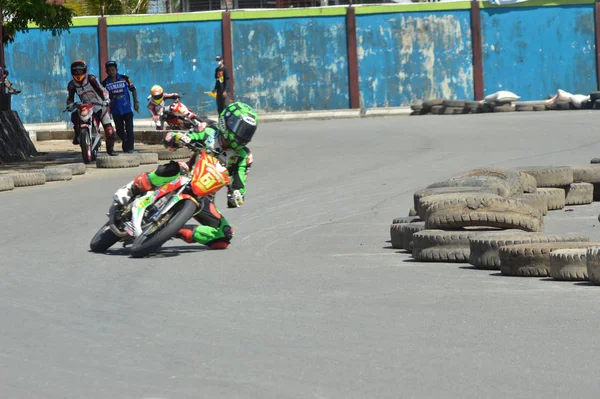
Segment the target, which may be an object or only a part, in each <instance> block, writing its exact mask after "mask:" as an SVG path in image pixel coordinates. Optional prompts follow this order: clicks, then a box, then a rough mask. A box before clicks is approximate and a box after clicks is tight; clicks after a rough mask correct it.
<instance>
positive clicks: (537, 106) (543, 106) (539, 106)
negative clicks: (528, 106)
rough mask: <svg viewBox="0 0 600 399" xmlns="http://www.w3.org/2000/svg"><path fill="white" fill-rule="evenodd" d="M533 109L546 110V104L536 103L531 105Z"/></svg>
mask: <svg viewBox="0 0 600 399" xmlns="http://www.w3.org/2000/svg"><path fill="white" fill-rule="evenodd" d="M533 110H534V111H548V108H546V105H543V104H536V105H534V106H533Z"/></svg>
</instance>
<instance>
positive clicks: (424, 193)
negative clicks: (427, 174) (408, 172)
mask: <svg viewBox="0 0 600 399" xmlns="http://www.w3.org/2000/svg"><path fill="white" fill-rule="evenodd" d="M499 191H501V190H498V189H497V188H494V187H477V186H462V187H436V188H422V189H420V190H417V191H415V192H414V193H413V201H414V204H415V206H414V208H415V210H416V211H417V214H418V215H419V216H420V217H421V219H424V218H425V209H424V208H422V207H421V199H422V198H426V197H430V196H433V195H442V194H456V193H489V194H498V195H499Z"/></svg>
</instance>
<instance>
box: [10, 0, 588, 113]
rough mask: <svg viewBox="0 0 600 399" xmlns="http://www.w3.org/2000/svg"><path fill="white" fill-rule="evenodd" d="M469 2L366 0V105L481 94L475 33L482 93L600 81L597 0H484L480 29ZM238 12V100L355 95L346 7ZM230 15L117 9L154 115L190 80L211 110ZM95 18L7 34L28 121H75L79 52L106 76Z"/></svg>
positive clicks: (361, 37)
mask: <svg viewBox="0 0 600 399" xmlns="http://www.w3.org/2000/svg"><path fill="white" fill-rule="evenodd" d="M471 4H472V3H471V2H467V1H463V2H445V3H420V4H396V5H365V6H357V7H355V8H354V10H355V13H356V36H357V37H356V38H357V53H358V61H357V62H358V82H357V84H358V88H359V94H358V95H357V97H360V100H361V106H362V107H366V108H371V107H384V106H401V105H408V104H410V103H412V102H415V101H418V100H427V99H431V98H438V97H445V98H448V99H468V100H471V99H473V98H474V86H476V85H479V83H478V82H479V81H478V82H475V81H474V78H473V75H474V73H473V68H474V67H473V65H476V66H477V65H478V64H477V63H475V64H474V62H473V61H474V60H473V58H474V56H473V49H472V38H473V35H474V34H481V36H482V42H483V44H482V52H483V54H482V58H483V60H482V63H483V86H484V88H483V89H484V90H483V91H484V94H489V93H492V92H495V91H497V90H501V89H506V90H511V91H514V92H515V93H517V94H519V95H520V96H522V98H523V100H537V99H544V98H546V97H547V95H548V94H550V93H554V92H556V90H557V89H558V88H559V87H560V88H562V89H564V90H567V91H570V92H573V93H584V94H586V93H589V92H591V91H595V90H596V89H597V85H598V82H597V77H596V61H595V60H596V58H595V54H596V48H595V30H596V29H597V27H596V26H595V23H594V3H593V0H552V1H550V0H530V1H528V2H526V3H518V4H515V5H511V6H499V7H498V6H492V5H490V4H489V2H487V1H481V2H480V7H481V10H480V16H481V26H482V27H481V32H471V23H472V21H471V14H470V12H471ZM476 15H477V14H476ZM230 16H231V22H232V23H231V29H232V31H231V47H232V49H233V60H232V62H233V71H232V72H233V74H234V77H235V97H236V99H238V100H242V101H245V102H248V103H249V104H251V105H253V106H255V107H256V108H257V109H258V110H259V111H260V112H272V111H302V110H319V109H343V108H349V106H350V104H349V103H350V96H351V95H353V93H350V87H351V86H350V84H349V64H350V62H351V60H349V58H348V57H349V56H348V47H347V43H348V37H347V36H348V30H347V26H346V8H345V7H325V8H305V9H284V10H245V11H244V10H236V11H233V12H231V13H230ZM222 18H223V14H222V13H221V12H207V13H182V14H170V15H169V14H167V15H146V16H117V17H114V16H113V17H108V18H107V22H108V43H109V48H108V56H109V58H111V59H115V60H116V61H117V62H119V64H120V71H121V72H123V73H125V74H128V75H129V76H130V77H131V78H132V79H133V80H134V82H135V83H136V85H137V86H138V91H139V94H140V100H142V108H143V109H142V112H141V114H140V115H138V117H148V115H149V114H148V112H147V110H146V109H145V104H144V102H145V99H146V97H147V96H148V92H149V89H150V87H151V86H152V85H154V84H160V85H162V86H163V87H164V88H165V90H166V91H179V92H184V93H186V96H185V97H184V102H185V103H186V104H187V105H189V106H190V107H191V108H192V109H193V110H194V111H197V112H198V113H201V114H203V113H206V114H213V113H214V111H215V110H216V107H215V103H214V100H213V99H212V98H210V97H208V96H207V95H206V94H204V92H205V91H210V90H212V87H213V85H214V68H215V66H216V65H215V61H214V56H215V55H216V54H220V53H222V48H223V43H222V40H223V38H224V37H229V35H228V33H227V32H222V26H223V23H222ZM97 24H98V18H93V17H92V18H83V19H76V20H75V26H74V27H73V28H72V29H71V34H65V35H63V36H61V37H56V38H53V37H52V36H51V34H50V33H45V32H44V33H42V32H40V31H39V30H37V29H32V30H31V31H30V32H29V33H27V34H19V35H18V36H17V41H16V42H15V43H14V44H12V45H10V46H9V47H8V49H7V51H6V55H7V57H6V64H7V66H8V68H9V69H10V70H11V78H12V80H13V82H14V83H15V86H17V87H19V88H22V89H23V93H22V94H21V95H19V96H15V97H14V98H13V109H17V110H19V113H20V115H21V117H22V118H23V120H24V121H25V122H26V123H35V122H51V121H60V120H66V115H65V114H61V112H60V111H61V110H62V109H63V108H64V99H65V96H66V85H67V83H68V81H69V79H70V76H69V70H68V66H69V64H70V63H71V62H72V61H73V60H74V59H77V58H82V59H85V60H86V61H87V62H88V64H89V65H90V72H92V73H95V74H98V75H99V72H100V70H99V69H98V63H99V61H98V59H99V55H98V54H99V49H98V37H97ZM598 29H600V27H598ZM350 32H352V31H350ZM352 87H355V86H354V85H353V86H352Z"/></svg>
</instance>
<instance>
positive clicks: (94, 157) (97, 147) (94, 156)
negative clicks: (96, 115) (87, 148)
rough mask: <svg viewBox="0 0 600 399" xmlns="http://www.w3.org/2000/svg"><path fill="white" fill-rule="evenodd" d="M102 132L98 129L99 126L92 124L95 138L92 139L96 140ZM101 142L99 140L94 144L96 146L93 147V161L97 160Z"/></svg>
mask: <svg viewBox="0 0 600 399" xmlns="http://www.w3.org/2000/svg"><path fill="white" fill-rule="evenodd" d="M99 134H100V132H99V131H98V128H97V127H96V126H95V125H93V124H92V138H93V140H90V141H92V142H93V141H95V139H96V137H97V136H98V135H99ZM100 143H101V141H100V140H98V142H97V143H96V144H95V145H94V148H92V154H91V155H92V161H95V160H96V158H97V157H98V149H99V148H100Z"/></svg>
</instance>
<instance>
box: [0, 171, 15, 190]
mask: <svg viewBox="0 0 600 399" xmlns="http://www.w3.org/2000/svg"><path fill="white" fill-rule="evenodd" d="M14 188H15V181H14V180H13V177H12V176H11V175H0V191H10V190H12V189H14Z"/></svg>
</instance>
